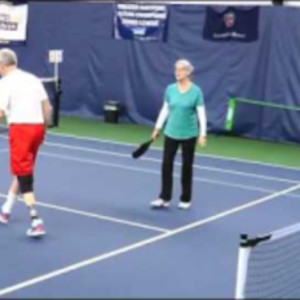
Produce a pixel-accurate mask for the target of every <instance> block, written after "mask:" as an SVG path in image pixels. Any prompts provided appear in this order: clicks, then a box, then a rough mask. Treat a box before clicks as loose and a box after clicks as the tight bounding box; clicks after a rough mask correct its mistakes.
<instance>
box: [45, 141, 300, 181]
mask: <svg viewBox="0 0 300 300" xmlns="http://www.w3.org/2000/svg"><path fill="white" fill-rule="evenodd" d="M45 145H47V146H49V147H59V148H63V149H71V150H78V151H84V152H88V153H95V154H106V155H110V156H116V157H122V158H132V157H131V155H130V154H124V153H120V152H114V151H108V150H96V149H93V148H89V147H81V146H71V145H66V144H62V143H53V142H45ZM140 160H143V161H150V162H154V163H159V164H160V163H161V159H157V158H154V157H142V158H140ZM174 163H175V165H177V166H181V165H182V163H180V162H176V161H175V162H174ZM194 168H195V169H199V170H208V171H214V172H220V173H227V174H233V175H239V176H245V177H253V178H257V179H264V180H272V181H278V182H287V183H293V184H297V183H298V182H299V181H296V180H290V179H285V178H279V177H274V176H266V175H259V174H255V173H250V172H249V173H248V172H241V171H235V170H231V169H221V168H216V167H206V166H201V165H197V164H194Z"/></svg>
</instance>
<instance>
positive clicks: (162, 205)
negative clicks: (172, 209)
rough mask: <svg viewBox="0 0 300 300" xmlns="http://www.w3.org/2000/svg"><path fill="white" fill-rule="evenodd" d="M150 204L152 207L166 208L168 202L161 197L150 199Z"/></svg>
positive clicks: (168, 204)
mask: <svg viewBox="0 0 300 300" xmlns="http://www.w3.org/2000/svg"><path fill="white" fill-rule="evenodd" d="M150 205H151V207H152V208H168V207H169V206H170V203H169V202H168V201H165V200H163V199H156V200H153V201H151V203H150Z"/></svg>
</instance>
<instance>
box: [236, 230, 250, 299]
mask: <svg viewBox="0 0 300 300" xmlns="http://www.w3.org/2000/svg"><path fill="white" fill-rule="evenodd" d="M250 252H251V246H250V244H249V243H248V235H247V234H241V235H240V247H239V255H238V264H237V273H236V274H237V275H236V287H235V299H245V286H246V278H247V270H248V261H249V256H250Z"/></svg>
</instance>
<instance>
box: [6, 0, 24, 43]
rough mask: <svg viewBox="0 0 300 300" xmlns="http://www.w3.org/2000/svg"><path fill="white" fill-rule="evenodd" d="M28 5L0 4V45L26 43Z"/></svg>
mask: <svg viewBox="0 0 300 300" xmlns="http://www.w3.org/2000/svg"><path fill="white" fill-rule="evenodd" d="M27 23H28V3H22V4H12V3H8V2H7V3H6V2H0V43H11V42H25V41H26V38H27Z"/></svg>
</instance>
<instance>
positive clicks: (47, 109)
mask: <svg viewBox="0 0 300 300" xmlns="http://www.w3.org/2000/svg"><path fill="white" fill-rule="evenodd" d="M42 106H43V115H44V122H45V125H46V126H49V125H51V123H52V111H53V108H52V105H51V103H50V101H49V100H48V99H47V100H44V101H43V102H42Z"/></svg>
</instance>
